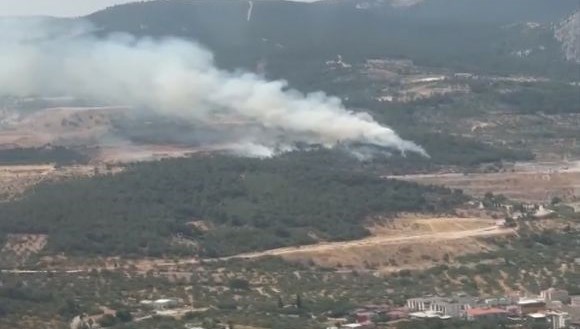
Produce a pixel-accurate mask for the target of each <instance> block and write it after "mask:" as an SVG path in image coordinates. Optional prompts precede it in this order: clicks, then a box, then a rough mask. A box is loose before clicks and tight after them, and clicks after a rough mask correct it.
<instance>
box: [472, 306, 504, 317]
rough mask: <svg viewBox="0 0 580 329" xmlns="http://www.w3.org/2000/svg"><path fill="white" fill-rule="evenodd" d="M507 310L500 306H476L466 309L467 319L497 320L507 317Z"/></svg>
mask: <svg viewBox="0 0 580 329" xmlns="http://www.w3.org/2000/svg"><path fill="white" fill-rule="evenodd" d="M507 314H508V312H507V311H506V310H503V309H501V308H493V307H477V308H471V309H468V310H467V319H468V320H498V319H505V318H507Z"/></svg>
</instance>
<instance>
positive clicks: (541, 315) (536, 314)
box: [528, 313, 546, 319]
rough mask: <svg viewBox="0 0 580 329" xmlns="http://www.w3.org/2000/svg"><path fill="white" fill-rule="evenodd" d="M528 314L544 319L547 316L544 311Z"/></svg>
mask: <svg viewBox="0 0 580 329" xmlns="http://www.w3.org/2000/svg"><path fill="white" fill-rule="evenodd" d="M528 316H529V317H530V318H533V319H543V318H545V317H546V314H544V313H530V314H528Z"/></svg>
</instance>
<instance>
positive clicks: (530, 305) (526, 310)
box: [518, 298, 546, 315]
mask: <svg viewBox="0 0 580 329" xmlns="http://www.w3.org/2000/svg"><path fill="white" fill-rule="evenodd" d="M518 306H519V308H520V313H521V314H522V315H528V314H538V313H541V312H545V311H546V302H545V301H544V300H542V299H528V298H524V299H520V301H519V302H518Z"/></svg>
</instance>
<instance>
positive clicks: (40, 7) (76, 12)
mask: <svg viewBox="0 0 580 329" xmlns="http://www.w3.org/2000/svg"><path fill="white" fill-rule="evenodd" d="M134 1H135V0H0V16H30V15H48V16H82V15H86V14H90V13H92V12H95V11H97V10H100V9H103V8H106V7H108V6H111V5H114V4H119V3H126V2H134Z"/></svg>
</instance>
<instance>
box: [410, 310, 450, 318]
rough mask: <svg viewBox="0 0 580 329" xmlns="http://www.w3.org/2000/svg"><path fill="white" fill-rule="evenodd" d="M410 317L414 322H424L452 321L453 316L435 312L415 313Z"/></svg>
mask: <svg viewBox="0 0 580 329" xmlns="http://www.w3.org/2000/svg"><path fill="white" fill-rule="evenodd" d="M409 317H410V318H411V319H414V320H424V319H439V320H448V319H451V316H449V315H444V314H441V313H440V312H435V311H424V312H413V313H410V314H409Z"/></svg>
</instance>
